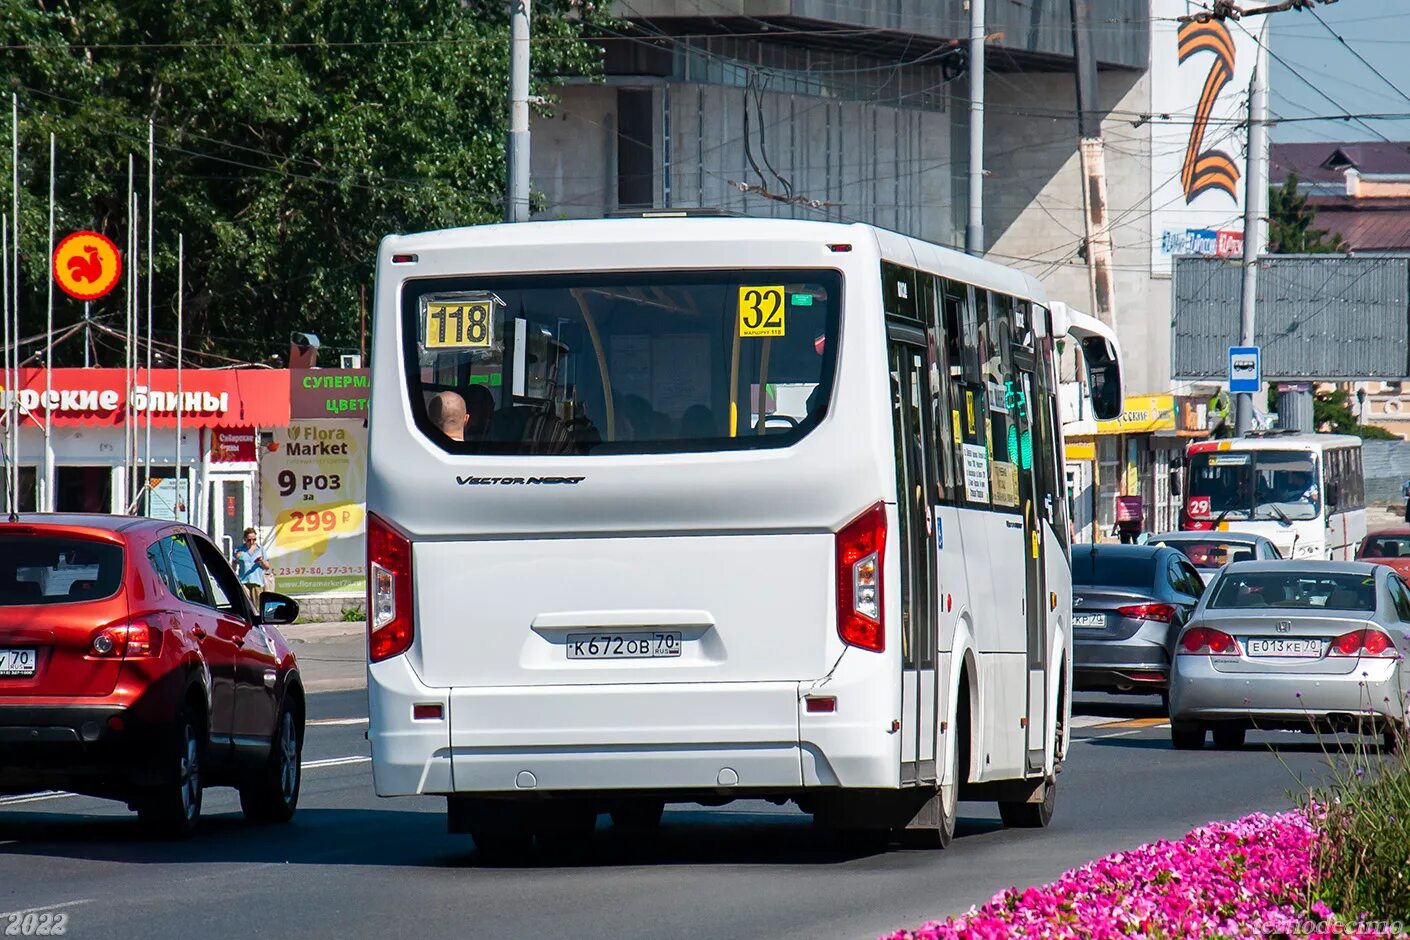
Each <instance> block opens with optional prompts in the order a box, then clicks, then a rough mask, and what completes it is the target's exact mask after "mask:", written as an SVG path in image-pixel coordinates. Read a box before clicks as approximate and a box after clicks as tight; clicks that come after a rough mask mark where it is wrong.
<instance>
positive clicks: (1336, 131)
mask: <svg viewBox="0 0 1410 940" xmlns="http://www.w3.org/2000/svg"><path fill="white" fill-rule="evenodd" d="M1240 5H1241V6H1249V5H1250V4H1247V3H1242V4H1240ZM1315 10H1316V12H1317V15H1318V16H1320V17H1321V18H1322V20H1323V21H1325V22H1326V24H1327V26H1329V27H1331V30H1332V31H1334V32H1336V33H1338V34H1340V35H1341V37H1342V38H1343V39H1345V40H1346V46H1343V45H1342V43H1340V42H1339V41H1337V39H1336V38H1335V37H1334V36H1333V35H1332V32H1329V31H1328V30H1327V29H1326V28H1324V27H1323V26H1322V24H1321V23H1318V22H1317V20H1316V19H1315V18H1314V17H1313V16H1312V14H1311V13H1308V12H1301V11H1299V12H1291V11H1289V12H1284V13H1275V14H1273V23H1272V30H1273V38H1272V42H1271V44H1270V46H1269V48H1270V49H1271V51H1272V55H1273V56H1274V57H1275V58H1274V59H1273V62H1272V70H1271V74H1272V84H1271V89H1272V95H1271V97H1270V99H1269V105H1270V108H1271V110H1272V112H1273V115H1274V116H1275V117H1284V118H1292V117H1306V116H1309V115H1327V114H1340V113H1343V112H1347V113H1351V114H1370V113H1376V114H1391V113H1393V114H1399V115H1405V117H1404V118H1402V119H1399V120H1369V119H1368V120H1367V121H1366V122H1365V123H1364V124H1361V123H1357V122H1354V121H1343V120H1333V121H1323V120H1319V121H1308V122H1297V123H1289V124H1279V125H1275V126H1274V127H1273V129H1272V132H1271V136H1272V139H1273V140H1274V141H1326V140H1381V139H1382V138H1381V137H1378V136H1377V133H1376V132H1379V133H1380V134H1383V135H1384V136H1385V137H1386V138H1389V139H1390V140H1396V141H1410V0H1339V2H1337V3H1333V4H1330V5H1327V6H1323V5H1321V4H1320V3H1319V4H1318V5H1317V6H1316V7H1315ZM1348 50H1351V51H1348ZM1353 51H1354V52H1356V53H1360V54H1361V56H1362V57H1363V58H1364V59H1366V60H1367V61H1368V62H1370V63H1371V65H1372V66H1374V67H1375V69H1376V70H1378V71H1379V72H1380V73H1381V75H1382V76H1384V77H1385V79H1386V80H1388V81H1389V84H1387V81H1386V80H1382V78H1380V77H1377V75H1376V72H1375V71H1373V70H1372V69H1371V68H1368V67H1367V66H1366V65H1363V64H1362V63H1361V62H1358V61H1357V60H1356V56H1355V55H1354V54H1353ZM1279 60H1281V61H1279ZM1299 76H1301V77H1299ZM1392 85H1393V86H1395V87H1394V88H1392V87H1391V86H1392ZM1310 86H1316V88H1318V89H1320V90H1321V91H1322V92H1324V93H1325V94H1326V97H1325V98H1324V97H1323V96H1322V95H1320V94H1318V92H1317V91H1316V90H1314V89H1313V88H1312V87H1310ZM1396 88H1398V89H1399V90H1400V92H1403V93H1404V94H1400V93H1397V91H1396V90H1395V89H1396ZM1328 98H1330V99H1331V100H1330V101H1329V100H1328ZM1334 103H1335V104H1334Z"/></svg>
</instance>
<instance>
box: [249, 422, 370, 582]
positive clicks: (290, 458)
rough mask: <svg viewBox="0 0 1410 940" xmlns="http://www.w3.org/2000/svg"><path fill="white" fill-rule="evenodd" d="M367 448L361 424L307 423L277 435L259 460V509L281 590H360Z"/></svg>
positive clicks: (271, 562) (294, 424) (284, 429)
mask: <svg viewBox="0 0 1410 940" xmlns="http://www.w3.org/2000/svg"><path fill="white" fill-rule="evenodd" d="M366 450H367V431H366V429H365V428H364V427H363V426H362V423H361V422H359V421H305V422H297V423H293V424H290V425H289V426H288V427H287V428H280V429H277V430H276V432H275V440H274V446H273V447H272V448H271V449H270V451H269V452H268V453H267V454H266V455H265V456H264V457H263V458H262V459H261V461H260V479H261V485H260V507H261V522H262V523H263V524H264V526H265V527H266V529H267V530H268V531H269V532H270V538H269V539H268V544H267V545H266V551H267V552H268V554H269V563H270V565H271V566H273V568H274V582H275V585H276V587H277V588H278V589H279V590H281V591H285V592H289V593H295V594H329V595H341V594H355V593H361V591H363V590H364V588H365V584H366V578H365V574H364V572H363V566H364V563H365V562H364V554H363V551H364V550H363V535H364V532H365V531H366V517H367V513H366V509H365V501H366V493H365V477H364V475H363V462H364V461H365V459H366Z"/></svg>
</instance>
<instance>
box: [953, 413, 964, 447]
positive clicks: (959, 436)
mask: <svg viewBox="0 0 1410 940" xmlns="http://www.w3.org/2000/svg"><path fill="white" fill-rule="evenodd" d="M950 420H951V423H952V424H954V426H955V442H956V443H958V442H960V441H962V440H964V431H963V430H961V428H960V410H959V409H958V408H956V409H955V410H953V411H951V412H950Z"/></svg>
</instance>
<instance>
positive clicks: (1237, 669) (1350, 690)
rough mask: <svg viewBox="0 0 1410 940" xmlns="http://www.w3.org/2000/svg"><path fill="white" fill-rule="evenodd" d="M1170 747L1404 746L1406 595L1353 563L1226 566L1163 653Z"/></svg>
mask: <svg viewBox="0 0 1410 940" xmlns="http://www.w3.org/2000/svg"><path fill="white" fill-rule="evenodd" d="M1175 653H1176V655H1175V662H1174V666H1173V669H1172V674H1171V681H1170V737H1171V740H1172V741H1173V743H1174V745H1175V747H1177V748H1181V749H1195V748H1201V747H1203V746H1204V737H1205V732H1206V731H1208V730H1213V732H1214V743H1215V745H1216V746H1219V747H1239V746H1241V745H1242V744H1243V741H1244V734H1245V732H1246V731H1247V730H1248V729H1249V728H1260V729H1265V728H1288V729H1296V730H1300V731H1343V730H1351V731H1360V732H1362V733H1376V734H1382V735H1384V738H1385V744H1386V747H1387V748H1388V749H1394V748H1395V747H1396V746H1397V745H1398V743H1399V742H1400V741H1401V740H1402V739H1403V737H1404V735H1405V729H1406V726H1407V719H1408V718H1410V712H1407V700H1410V668H1407V662H1410V661H1407V659H1406V656H1407V654H1410V589H1407V588H1406V585H1405V582H1404V581H1402V580H1401V578H1400V576H1399V575H1397V574H1396V573H1395V572H1394V571H1392V570H1390V569H1389V568H1386V567H1385V566H1383V565H1371V564H1366V563H1363V562H1333V561H1316V562H1312V561H1308V562H1288V561H1280V562H1267V561H1244V562H1235V563H1233V564H1231V565H1229V566H1227V567H1225V568H1224V569H1223V570H1222V571H1220V573H1219V576H1218V577H1217V578H1216V579H1215V581H1214V583H1213V584H1211V585H1210V587H1209V590H1207V591H1206V592H1205V594H1204V597H1203V598H1201V599H1200V603H1199V606H1198V607H1196V608H1195V611H1194V613H1193V614H1191V616H1190V619H1189V622H1188V623H1187V624H1186V625H1185V627H1184V629H1182V630H1181V632H1180V635H1179V637H1178V638H1177V639H1176V644H1175Z"/></svg>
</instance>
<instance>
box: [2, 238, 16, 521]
mask: <svg viewBox="0 0 1410 940" xmlns="http://www.w3.org/2000/svg"><path fill="white" fill-rule="evenodd" d="M0 294H3V295H4V298H5V302H4V307H5V398H4V401H5V451H6V452H7V453H8V454H9V455H10V462H9V464H8V465H6V467H5V509H6V511H8V512H9V513H10V515H11V516H12V517H13V516H14V514H15V509H16V506H15V479H14V474H12V473H11V472H10V467H13V466H14V464H15V461H17V460H19V454H16V453H15V452H14V449H13V448H12V447H11V445H10V437H11V435H10V426H11V425H12V424H14V423H15V421H17V420H18V419H19V395H18V393H17V392H16V391H15V383H14V381H13V380H12V379H11V378H10V355H11V351H10V217H9V216H8V215H0ZM16 345H18V343H17V344H16Z"/></svg>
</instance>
